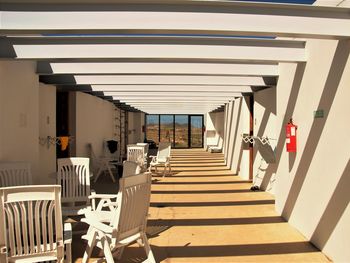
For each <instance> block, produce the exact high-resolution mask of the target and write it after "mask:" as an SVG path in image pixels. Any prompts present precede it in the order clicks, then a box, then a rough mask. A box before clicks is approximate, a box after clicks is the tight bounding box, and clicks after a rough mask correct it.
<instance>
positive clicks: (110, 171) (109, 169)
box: [107, 166, 115, 183]
mask: <svg viewBox="0 0 350 263" xmlns="http://www.w3.org/2000/svg"><path fill="white" fill-rule="evenodd" d="M107 168H108V173H109V176H110V177H111V179H112V181H113V183H115V179H114V176H113V172H112V170H111V167H109V166H108V167H107Z"/></svg>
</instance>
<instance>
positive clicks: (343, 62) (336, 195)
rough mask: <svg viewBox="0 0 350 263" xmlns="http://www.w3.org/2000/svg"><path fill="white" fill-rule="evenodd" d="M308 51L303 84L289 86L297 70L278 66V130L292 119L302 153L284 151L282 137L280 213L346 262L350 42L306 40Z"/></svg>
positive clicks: (349, 255) (278, 183)
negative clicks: (319, 115)
mask: <svg viewBox="0 0 350 263" xmlns="http://www.w3.org/2000/svg"><path fill="white" fill-rule="evenodd" d="M306 48H307V53H308V61H307V63H306V66H305V70H304V72H303V74H302V73H300V72H299V73H298V74H297V75H299V77H298V76H297V77H296V78H295V79H294V82H299V85H290V77H291V75H293V73H294V72H295V66H293V65H289V64H282V65H280V74H281V75H280V80H279V83H278V86H277V112H278V121H279V125H278V126H279V127H281V126H282V127H283V125H284V124H285V123H286V120H287V119H288V118H289V117H290V116H293V118H294V122H295V123H296V124H297V125H298V130H297V136H298V142H297V147H298V149H297V154H296V155H293V154H288V153H286V152H285V148H284V143H285V140H284V135H283V136H281V142H282V143H280V142H279V144H281V145H283V150H282V151H280V158H279V160H278V167H277V171H276V179H277V181H276V209H277V211H278V212H279V213H280V214H282V215H283V216H284V217H285V218H286V219H288V220H289V222H290V223H291V224H292V225H294V226H295V227H296V228H297V229H298V230H300V231H301V232H302V233H303V234H304V235H305V236H306V237H307V238H309V239H310V240H311V241H312V242H314V244H315V245H316V246H317V247H319V248H320V249H322V250H323V251H324V252H325V253H326V254H327V255H328V256H329V257H330V258H331V259H333V260H334V261H336V262H347V261H348V260H349V258H350V251H349V249H347V248H348V247H347V245H346V244H349V243H350V226H349V224H348V222H349V221H350V208H349V206H348V203H349V197H350V195H349V194H348V191H347V190H346V187H347V186H349V185H350V179H349V176H348V175H349V174H350V164H349V147H350V140H347V139H344V138H346V135H347V134H349V133H350V122H348V121H346V120H347V119H348V113H349V112H350V103H349V98H350V89H349V86H350V60H349V51H350V41H349V40H347V41H343V42H339V43H338V41H334V40H308V41H307V46H306ZM301 69H302V67H301V66H299V69H298V68H297V69H296V71H298V70H299V71H301V72H302V70H301ZM300 76H301V77H300ZM298 79H301V80H300V81H299V80H298ZM292 83H293V80H292ZM290 94H291V95H290ZM317 109H323V110H324V113H325V117H324V118H316V119H314V117H313V111H315V110H317ZM281 122H283V123H281ZM280 134H283V133H282V132H280ZM344 135H345V136H344Z"/></svg>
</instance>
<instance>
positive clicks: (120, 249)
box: [117, 247, 124, 260]
mask: <svg viewBox="0 0 350 263" xmlns="http://www.w3.org/2000/svg"><path fill="white" fill-rule="evenodd" d="M123 252H124V247H121V248H119V249H118V256H117V259H118V260H120V259H121V258H122V255H123Z"/></svg>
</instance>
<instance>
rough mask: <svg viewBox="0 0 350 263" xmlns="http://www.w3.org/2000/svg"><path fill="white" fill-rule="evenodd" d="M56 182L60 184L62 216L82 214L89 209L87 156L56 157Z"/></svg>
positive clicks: (89, 191)
mask: <svg viewBox="0 0 350 263" xmlns="http://www.w3.org/2000/svg"><path fill="white" fill-rule="evenodd" d="M57 167H58V168H57V175H58V177H57V180H58V181H57V183H58V184H59V185H61V186H62V203H63V205H62V213H63V215H64V216H76V215H82V214H84V212H85V211H86V210H87V209H88V210H90V209H91V205H90V199H89V196H90V194H91V189H90V171H89V158H79V157H72V158H61V159H57Z"/></svg>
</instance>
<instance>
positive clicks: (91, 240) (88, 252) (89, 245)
mask: <svg viewBox="0 0 350 263" xmlns="http://www.w3.org/2000/svg"><path fill="white" fill-rule="evenodd" d="M88 235H89V237H88V243H87V247H86V249H85V252H84V256H83V260H82V263H87V262H88V261H89V258H90V257H91V253H92V250H93V249H94V246H95V243H96V231H94V230H90V231H88Z"/></svg>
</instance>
